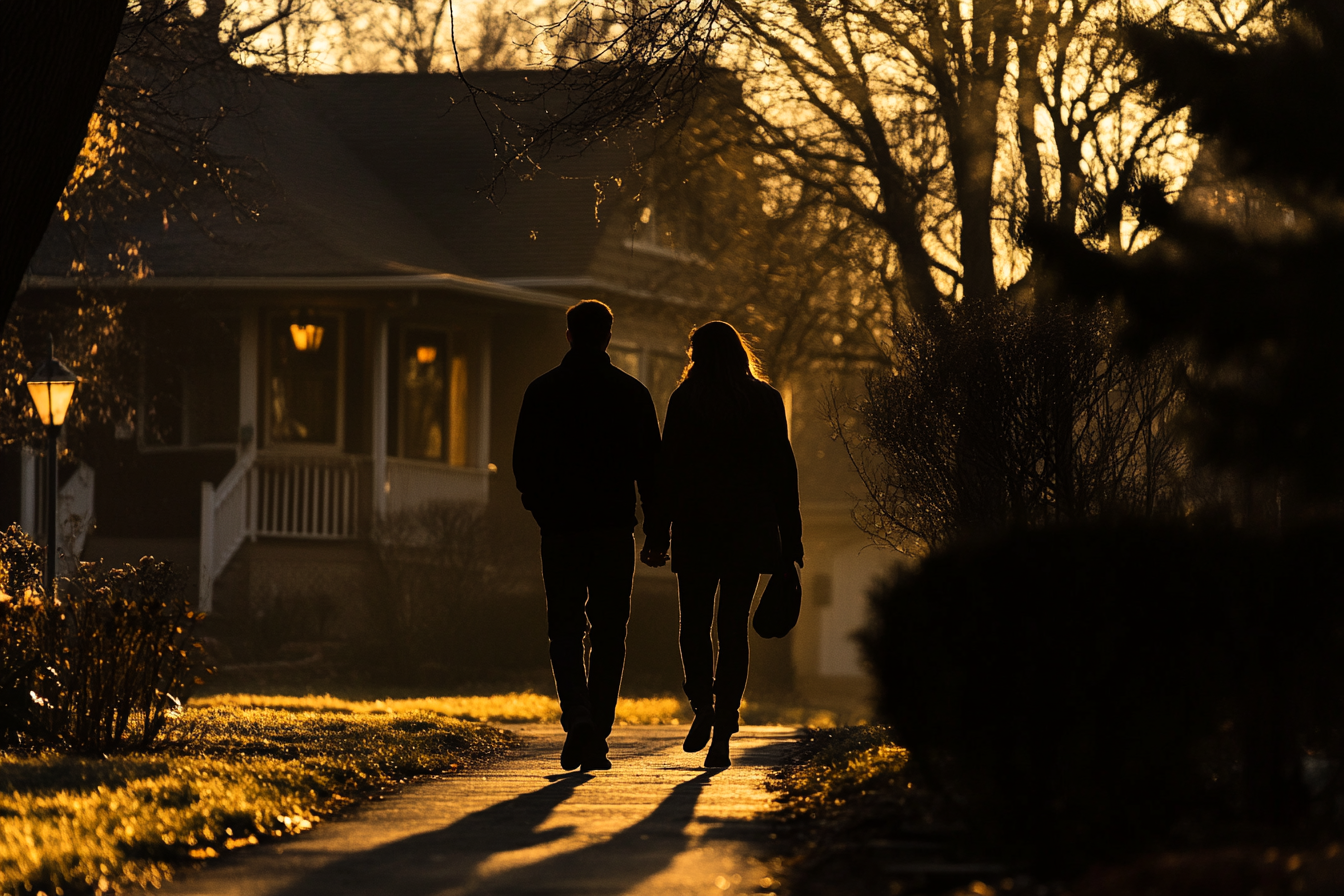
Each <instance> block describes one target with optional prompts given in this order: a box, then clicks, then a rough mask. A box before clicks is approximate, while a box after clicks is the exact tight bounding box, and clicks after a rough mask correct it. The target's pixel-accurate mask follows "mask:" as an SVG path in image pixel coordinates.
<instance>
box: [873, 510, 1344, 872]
mask: <svg viewBox="0 0 1344 896" xmlns="http://www.w3.org/2000/svg"><path fill="white" fill-rule="evenodd" d="M1341 536H1344V532H1341V530H1340V528H1339V527H1338V526H1337V525H1335V526H1319V527H1316V528H1307V529H1302V530H1299V531H1294V532H1290V533H1285V534H1283V535H1281V536H1271V535H1254V534H1249V533H1247V532H1243V531H1236V530H1222V531H1210V530H1198V531H1197V530H1194V529H1191V528H1188V527H1181V526H1176V525H1171V526H1156V525H1140V524H1133V525H1124V526H1109V527H1105V526H1096V527H1089V528H1068V529H1065V528H1060V529H1036V530H1027V531H1020V532H1016V533H1013V534H1009V535H1007V536H1003V537H1000V538H997V539H995V540H990V541H981V542H974V541H967V542H963V543H960V544H956V545H953V546H950V547H948V548H946V549H944V550H941V551H938V552H935V553H934V554H932V555H931V556H929V557H928V558H927V559H926V560H925V561H924V562H923V563H921V564H920V565H919V566H918V567H915V568H912V569H910V570H907V571H904V572H899V571H898V572H896V573H894V574H893V577H892V578H891V579H890V580H888V581H887V582H886V583H885V584H882V585H880V586H879V587H878V588H877V589H876V590H875V591H874V593H873V605H874V615H875V620H874V626H873V628H872V629H871V630H870V632H869V634H868V635H867V636H866V643H865V647H866V651H867V654H868V657H869V659H870V661H871V662H872V665H873V668H874V671H875V673H876V676H877V678H878V681H879V689H880V697H879V700H880V708H881V711H882V712H883V713H884V714H885V716H886V718H887V719H888V720H889V721H890V722H891V723H893V725H894V727H895V730H896V732H897V733H898V736H899V739H900V743H901V744H902V745H904V746H906V747H908V748H909V749H910V751H911V754H912V756H913V757H915V761H917V762H919V763H920V764H921V767H922V769H923V771H924V772H925V773H926V774H928V775H930V776H931V777H932V778H933V779H934V780H935V781H937V782H939V784H940V786H942V787H943V788H945V789H946V790H947V791H948V792H950V793H954V794H955V795H956V798H957V799H958V800H959V801H960V802H961V803H962V805H963V806H964V809H965V811H966V813H967V817H968V819H969V820H970V821H971V823H972V826H973V828H974V830H976V831H978V832H979V834H980V835H981V836H982V837H984V838H985V840H986V841H988V842H989V843H990V844H992V846H993V848H994V849H996V850H998V851H1001V852H1005V853H1007V854H1012V855H1015V856H1017V857H1020V858H1023V859H1026V860H1029V861H1035V862H1037V863H1039V864H1044V865H1055V866H1067V865H1070V864H1076V863H1081V862H1086V861H1090V860H1092V859H1096V858H1103V857H1106V856H1107V855H1109V854H1117V853H1124V852H1127V851H1129V850H1132V849H1135V848H1141V847H1143V846H1151V845H1153V844H1155V843H1159V842H1161V843H1168V844H1169V843H1172V842H1173V838H1177V839H1179V838H1180V837H1182V836H1185V837H1187V838H1195V839H1198V838H1199V837H1200V836H1204V835H1206V834H1207V833H1208V832H1209V831H1210V830H1213V829H1216V828H1218V827H1219V825H1220V824H1223V823H1224V822H1226V823H1227V824H1236V825H1241V826H1243V829H1244V827H1245V826H1246V825H1252V826H1254V825H1274V826H1278V827H1280V828H1282V826H1284V825H1289V826H1292V825H1301V824H1307V823H1312V824H1324V825H1327V826H1333V827H1335V828H1338V827H1339V826H1340V824H1341V820H1342V819H1341V817H1340V815H1341V812H1342V811H1344V808H1342V807H1344V790H1342V789H1341V774H1340V763H1341V760H1342V759H1344V553H1341V552H1340V550H1339V547H1340V545H1341V544H1344V537H1341Z"/></svg>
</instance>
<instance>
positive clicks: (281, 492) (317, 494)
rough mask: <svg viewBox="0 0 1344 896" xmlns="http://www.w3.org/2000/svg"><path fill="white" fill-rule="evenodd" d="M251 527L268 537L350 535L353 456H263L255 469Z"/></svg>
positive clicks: (352, 529)
mask: <svg viewBox="0 0 1344 896" xmlns="http://www.w3.org/2000/svg"><path fill="white" fill-rule="evenodd" d="M252 475H253V481H254V483H255V485H254V486H253V493H254V494H255V506H256V517H255V522H254V524H253V525H254V526H255V532H256V534H257V535H266V536H270V537H272V538H354V537H355V535H356V534H357V532H356V530H357V526H356V518H355V517H356V509H357V506H358V505H357V503H356V499H355V489H356V487H357V486H358V483H359V476H358V472H357V470H356V469H355V464H354V461H353V460H351V459H347V458H343V457H332V458H313V457H304V458H293V459H291V458H287V457H266V458H262V459H260V460H258V461H257V465H256V467H255V469H254V471H253V474H252Z"/></svg>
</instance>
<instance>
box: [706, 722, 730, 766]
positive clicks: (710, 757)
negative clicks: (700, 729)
mask: <svg viewBox="0 0 1344 896" xmlns="http://www.w3.org/2000/svg"><path fill="white" fill-rule="evenodd" d="M732 736H733V732H731V731H719V730H717V729H715V731H714V741H713V742H712V743H711V744H710V745H709V753H708V754H707V755H706V756H705V768H728V766H730V765H732V764H733V760H731V759H729V758H728V739H729V738H730V737H732Z"/></svg>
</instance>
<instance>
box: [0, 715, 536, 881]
mask: <svg viewBox="0 0 1344 896" xmlns="http://www.w3.org/2000/svg"><path fill="white" fill-rule="evenodd" d="M171 737H173V738H175V739H176V742H175V743H172V744H170V745H169V746H168V747H166V748H165V749H164V750H162V751H161V752H159V753H156V754H137V755H127V756H117V757H105V758H90V757H78V756H62V755H57V754H48V755H42V756H35V757H20V756H8V755H4V754H0V892H4V893H18V892H38V891H41V890H45V891H46V892H47V893H56V892H60V891H58V890H57V889H56V888H57V887H60V888H61V889H62V890H63V891H64V892H65V893H80V892H89V891H96V890H103V889H108V888H115V887H117V886H119V885H126V884H130V885H136V886H154V885H157V884H158V883H160V882H161V881H163V880H164V879H165V878H166V877H167V876H168V873H169V869H170V868H171V866H172V864H173V863H176V862H182V861H186V860H190V859H200V858H210V857H213V856H215V855H218V854H220V853H222V852H225V851H227V850H229V849H235V848H238V847H241V846H247V845H250V844H253V843H256V842H258V841H259V840H261V839H265V838H268V837H278V836H283V835H284V834H287V833H296V832H298V831H302V830H306V829H308V828H310V827H312V825H313V824H314V823H316V822H317V821H318V820H319V819H321V818H322V817H323V816H325V815H328V814H330V813H332V812H334V811H336V810H338V809H340V808H342V807H343V806H345V805H347V804H349V803H350V802H351V801H352V800H353V799H354V798H355V797H356V796H357V795H358V794H360V793H361V792H367V791H369V790H375V789H379V788H385V787H388V786H391V785H393V784H396V783H398V782H401V781H404V780H406V779H408V778H411V777H414V776H417V775H424V774H432V773H437V772H446V771H448V772H450V771H454V770H456V769H460V768H464V767H469V766H471V765H474V764H477V763H479V762H481V761H482V760H484V759H485V758H487V757H489V756H491V755H494V754H497V753H499V752H501V751H503V750H504V749H506V748H507V747H508V746H509V745H510V743H511V742H512V740H511V738H510V737H509V736H508V735H507V734H505V733H503V732H501V731H498V730H495V729H493V728H489V727H486V726H483V725H478V724H473V723H470V722H464V721H460V720H456V719H449V718H446V717H445V716H444V715H442V714H439V713H434V712H427V711H422V710H415V709H406V710H398V711H396V712H382V713H372V712H367V713H353V712H349V711H344V712H332V711H328V710H323V709H320V708H314V711H307V712H293V711H285V710H283V709H264V708H247V707H243V706H222V705H220V706H214V707H208V708H199V709H198V708H192V709H188V710H187V711H186V712H185V713H184V714H183V716H182V718H181V719H180V720H179V722H178V724H177V726H176V727H174V729H173V733H172V735H171ZM29 888H31V890H30V889H29Z"/></svg>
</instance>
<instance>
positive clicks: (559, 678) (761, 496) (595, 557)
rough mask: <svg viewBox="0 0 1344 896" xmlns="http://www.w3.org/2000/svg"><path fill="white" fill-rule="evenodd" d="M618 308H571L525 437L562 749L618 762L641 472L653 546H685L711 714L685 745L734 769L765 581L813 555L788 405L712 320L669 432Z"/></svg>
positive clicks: (683, 640) (521, 475) (681, 561)
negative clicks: (619, 327) (628, 366)
mask: <svg viewBox="0 0 1344 896" xmlns="http://www.w3.org/2000/svg"><path fill="white" fill-rule="evenodd" d="M611 323H612V317H611V309H610V308H608V307H607V306H606V305H605V304H603V303H602V302H595V301H585V302H580V303H579V304H577V305H575V306H574V307H572V308H570V309H569V311H568V313H567V315H566V325H567V327H568V329H567V330H566V333H565V336H566V338H567V339H568V340H569V344H570V350H569V352H568V353H567V354H566V355H565V358H564V360H563V361H562V362H561V363H560V366H559V367H556V368H555V369H554V370H551V371H550V372H548V373H545V374H543V375H542V376H540V377H538V378H537V379H536V380H534V381H533V382H532V384H531V385H530V386H529V387H528V389H527V393H526V395H525V396H524V398H523V407H522V411H521V412H520V414H519V416H518V432H517V436H516V438H515V440H514V449H513V469H514V475H515V476H516V478H517V483H518V489H519V491H521V492H522V496H523V505H524V506H525V507H526V508H527V509H528V510H530V511H531V512H532V515H533V516H534V517H535V518H536V520H537V523H538V524H539V525H540V526H541V568H542V579H543V582H544V585H545V589H546V616H547V631H548V635H549V638H550V652H551V668H552V670H553V671H554V673H555V687H556V691H557V693H558V696H559V698H560V712H561V719H560V721H561V724H562V725H563V727H564V729H565V732H566V737H565V746H564V749H563V751H562V753H561V756H560V764H561V766H562V767H563V768H566V769H575V768H583V769H584V770H594V769H608V768H611V762H610V760H608V759H607V737H608V735H610V733H611V726H612V722H613V719H614V717H615V713H616V698H617V696H618V694H619V692H620V687H621V673H622V670H623V669H624V667H625V629H626V622H627V621H628V619H629V617H630V588H631V584H632V582H633V578H634V572H635V557H634V542H633V537H632V536H633V531H634V527H635V522H636V520H635V488H636V485H638V488H639V497H640V500H641V502H642V505H643V509H644V546H643V549H642V550H641V551H640V554H639V558H640V560H641V561H642V562H643V563H645V564H646V565H648V566H663V565H665V564H666V563H667V562H668V557H669V551H670V554H671V562H672V571H673V572H674V573H676V575H677V601H678V606H679V609H680V613H681V632H680V645H681V663H682V669H683V672H684V676H685V680H684V684H683V686H684V688H685V691H686V696H687V697H688V698H689V699H690V702H691V708H692V709H693V710H694V712H695V717H694V720H693V721H692V722H691V727H690V731H689V733H688V734H687V735H686V742H685V745H684V748H685V750H686V751H687V752H688V753H697V752H699V751H700V750H703V749H704V748H705V746H706V744H710V749H709V754H708V756H707V758H706V759H705V767H706V768H723V767H726V766H728V765H731V760H730V758H729V755H728V754H729V748H728V742H729V738H730V737H732V735H733V733H734V732H736V731H737V727H738V708H739V706H740V705H741V702H742V692H743V690H744V689H745V688H746V684H747V663H748V640H747V617H748V613H749V612H750V609H751V601H752V596H753V595H754V593H755V591H756V584H757V581H758V580H759V578H760V575H761V574H762V573H773V572H775V571H777V570H778V569H779V568H780V566H781V565H782V563H783V562H784V561H786V560H790V561H794V562H796V563H798V564H799V565H802V562H803V542H802V519H801V517H800V516H799V513H798V467H797V464H796V463H795V462H794V457H793V449H792V448H791V447H790V446H789V435H788V429H787V424H786V422H785V417H784V403H783V400H782V399H781V398H780V395H779V393H778V392H776V391H775V390H774V389H772V388H771V387H770V386H769V385H768V384H767V383H766V382H765V381H764V380H763V379H762V378H761V376H760V374H759V372H758V367H757V361H756V357H755V355H753V354H752V352H751V349H750V348H749V347H748V346H747V345H746V343H745V342H744V341H743V340H742V337H741V335H739V334H738V332H737V330H735V329H734V328H733V327H732V326H731V325H730V324H727V323H724V322H723V321H713V322H711V323H707V324H705V325H703V326H701V327H698V328H697V329H696V330H695V331H694V332H692V334H691V350H690V358H691V363H690V364H689V365H688V366H687V368H686V372H685V374H684V375H683V377H682V381H681V384H680V385H679V386H677V389H676V391H675V392H673V393H672V398H671V400H670V401H669V402H668V405H667V414H666V417H665V422H664V426H663V433H662V437H661V439H660V438H659V433H658V418H657V415H656V413H655V411H654V407H653V399H652V398H651V397H650V395H649V390H648V389H646V388H644V386H643V384H641V383H640V382H639V381H638V380H636V379H635V378H634V377H632V376H630V375H628V374H626V373H625V372H623V371H622V370H620V369H619V368H617V367H614V366H612V363H611V359H610V358H609V357H608V356H607V351H606V350H607V344H608V343H609V342H610V341H611ZM716 593H717V595H718V616H717V618H718V637H719V643H718V656H717V663H716V661H715V660H716V657H715V650H714V644H713V641H712V636H711V631H712V627H713V624H714V620H715V600H714V598H715V594H716ZM585 631H586V632H587V633H588V636H589V642H590V646H591V655H590V657H589V661H588V663H587V664H586V667H585V663H584V645H583V639H584V634H585ZM711 735H712V739H713V742H712V744H711V743H710V740H711Z"/></svg>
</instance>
